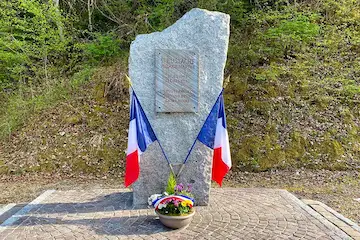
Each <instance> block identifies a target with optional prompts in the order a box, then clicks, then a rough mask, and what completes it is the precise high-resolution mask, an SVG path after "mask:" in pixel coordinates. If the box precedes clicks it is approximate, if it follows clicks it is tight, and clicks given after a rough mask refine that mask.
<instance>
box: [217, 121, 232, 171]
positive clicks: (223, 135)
mask: <svg viewBox="0 0 360 240" xmlns="http://www.w3.org/2000/svg"><path fill="white" fill-rule="evenodd" d="M220 147H221V158H222V160H223V162H224V163H225V164H226V165H227V166H228V167H229V168H231V156H230V146H229V136H228V133H227V130H226V128H224V127H223V125H222V118H219V119H218V120H217V123H216V133H215V141H214V149H215V148H220Z"/></svg>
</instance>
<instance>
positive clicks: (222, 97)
mask: <svg viewBox="0 0 360 240" xmlns="http://www.w3.org/2000/svg"><path fill="white" fill-rule="evenodd" d="M218 116H219V118H222V126H223V127H224V128H225V129H226V114H225V106H224V96H223V95H221V98H220V107H219V115H218Z"/></svg>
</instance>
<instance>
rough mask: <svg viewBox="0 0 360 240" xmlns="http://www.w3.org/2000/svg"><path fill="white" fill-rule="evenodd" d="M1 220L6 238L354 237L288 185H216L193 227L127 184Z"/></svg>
mask: <svg viewBox="0 0 360 240" xmlns="http://www.w3.org/2000/svg"><path fill="white" fill-rule="evenodd" d="M46 195H47V196H40V197H39V198H38V199H36V200H34V201H33V202H32V203H31V204H30V205H28V206H27V207H25V209H23V210H22V211H20V212H19V213H18V214H16V215H15V216H13V217H12V218H10V219H8V220H7V221H5V222H4V223H3V224H2V225H0V239H1V240H3V239H9V240H11V239H18V240H22V239H87V240H88V239H256V240H258V239H352V238H350V237H349V236H348V235H346V234H345V233H344V232H343V231H341V230H340V229H339V228H337V227H336V226H335V225H333V224H332V223H330V222H329V221H327V220H326V219H325V218H323V217H322V216H321V215H320V214H318V213H317V212H315V211H314V210H313V209H312V208H310V207H308V206H307V205H306V204H304V203H303V202H302V201H300V200H299V199H297V198H296V197H295V196H293V195H292V194H290V193H288V192H287V191H285V190H274V189H235V188H233V189H231V188H225V189H212V191H211V198H210V206H208V207H196V215H195V216H194V219H193V221H192V223H191V224H190V226H189V227H187V228H185V229H182V230H175V231H174V230H170V229H168V228H166V227H163V226H162V225H161V223H160V222H159V220H158V219H157V218H156V215H155V213H154V211H153V209H149V208H147V207H143V208H141V207H138V208H133V207H132V193H131V192H129V191H127V190H124V189H97V190H92V191H80V192H79V191H54V192H48V193H46Z"/></svg>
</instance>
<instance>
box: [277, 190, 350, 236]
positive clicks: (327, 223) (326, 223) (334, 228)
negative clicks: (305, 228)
mask: <svg viewBox="0 0 360 240" xmlns="http://www.w3.org/2000/svg"><path fill="white" fill-rule="evenodd" d="M281 191H282V194H283V195H287V197H289V198H290V199H292V200H293V201H294V202H296V203H298V204H299V206H300V207H301V208H302V209H304V210H305V211H306V212H308V213H309V214H310V215H311V216H313V217H314V218H315V219H317V220H318V221H319V222H320V223H322V224H323V225H324V226H325V227H326V228H328V229H329V230H331V231H333V232H334V233H335V234H336V235H337V236H338V237H340V238H341V239H346V240H348V239H352V238H351V237H350V236H349V235H348V234H347V233H346V232H344V231H343V230H342V229H340V228H338V227H337V226H335V225H334V224H333V223H332V222H330V221H329V220H328V219H326V218H325V217H323V216H322V215H321V214H320V213H318V212H317V211H315V210H314V209H312V208H311V207H309V206H308V205H307V204H305V203H304V202H303V201H301V200H300V199H299V198H297V197H296V196H295V195H293V194H291V193H290V192H288V191H286V190H281ZM334 239H336V238H334Z"/></svg>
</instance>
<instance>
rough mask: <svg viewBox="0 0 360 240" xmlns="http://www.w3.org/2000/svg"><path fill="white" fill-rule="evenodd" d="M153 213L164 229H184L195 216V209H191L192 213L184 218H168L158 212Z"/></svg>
mask: <svg viewBox="0 0 360 240" xmlns="http://www.w3.org/2000/svg"><path fill="white" fill-rule="evenodd" d="M155 212H156V214H157V215H158V216H159V219H160V222H161V223H162V224H164V225H165V226H166V227H168V228H172V229H178V228H183V227H186V226H187V225H189V224H190V222H191V220H192V218H193V216H194V215H195V209H193V212H191V213H190V214H188V215H185V216H169V215H163V214H161V213H159V212H158V211H155Z"/></svg>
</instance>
